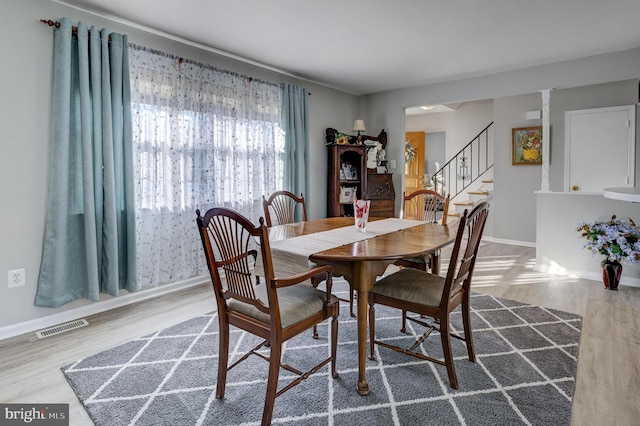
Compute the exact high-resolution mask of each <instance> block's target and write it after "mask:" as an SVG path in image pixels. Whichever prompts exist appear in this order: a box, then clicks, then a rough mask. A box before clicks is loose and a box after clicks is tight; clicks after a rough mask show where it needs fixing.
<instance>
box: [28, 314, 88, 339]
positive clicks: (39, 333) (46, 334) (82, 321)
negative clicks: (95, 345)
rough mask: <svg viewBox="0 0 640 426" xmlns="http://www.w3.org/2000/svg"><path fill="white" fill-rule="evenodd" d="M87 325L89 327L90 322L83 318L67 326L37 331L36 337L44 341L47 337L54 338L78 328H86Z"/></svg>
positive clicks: (62, 325)
mask: <svg viewBox="0 0 640 426" xmlns="http://www.w3.org/2000/svg"><path fill="white" fill-rule="evenodd" d="M85 325H89V322H88V321H87V320H86V319H84V318H83V319H80V320H77V321H71V322H68V323H65V324H60V325H56V326H55V327H51V328H46V329H44V330H40V331H36V336H38V339H43V338H45V337H49V336H53V335H54V334H60V333H64V332H65V331H71V330H75V329H76V328H80V327H84V326H85Z"/></svg>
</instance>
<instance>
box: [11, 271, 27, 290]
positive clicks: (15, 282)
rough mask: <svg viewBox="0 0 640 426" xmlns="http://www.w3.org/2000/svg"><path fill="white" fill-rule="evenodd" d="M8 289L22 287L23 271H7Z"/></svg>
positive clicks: (23, 281) (23, 280) (23, 282)
mask: <svg viewBox="0 0 640 426" xmlns="http://www.w3.org/2000/svg"><path fill="white" fill-rule="evenodd" d="M8 279H9V288H14V287H22V286H23V285H24V284H25V281H26V279H25V270H24V268H22V269H12V270H11V271H9V278H8Z"/></svg>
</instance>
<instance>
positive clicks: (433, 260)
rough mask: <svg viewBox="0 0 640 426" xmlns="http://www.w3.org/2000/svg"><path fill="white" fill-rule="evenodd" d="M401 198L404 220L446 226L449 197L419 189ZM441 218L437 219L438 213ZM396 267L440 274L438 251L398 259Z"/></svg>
mask: <svg viewBox="0 0 640 426" xmlns="http://www.w3.org/2000/svg"><path fill="white" fill-rule="evenodd" d="M402 196H403V205H402V212H403V218H404V219H412V220H421V221H426V222H431V223H441V224H442V225H446V224H447V214H448V211H449V196H448V195H447V196H446V197H444V196H442V195H441V194H440V193H438V192H436V191H432V190H430V189H419V190H417V191H414V192H412V193H411V194H409V195H406V194H405V193H403V194H402ZM440 212H442V217H441V218H440V219H438V215H439V213H440ZM396 265H398V266H405V267H409V268H416V269H420V270H422V271H426V270H427V269H428V268H429V269H431V272H433V273H434V274H439V273H440V250H438V251H436V252H433V253H431V254H430V255H428V256H424V257H412V258H408V259H400V260H398V261H397V262H396Z"/></svg>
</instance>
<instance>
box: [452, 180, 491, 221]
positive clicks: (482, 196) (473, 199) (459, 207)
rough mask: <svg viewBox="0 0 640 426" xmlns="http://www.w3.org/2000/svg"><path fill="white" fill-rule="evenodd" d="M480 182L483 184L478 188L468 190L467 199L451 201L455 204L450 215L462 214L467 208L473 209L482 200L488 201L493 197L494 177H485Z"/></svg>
mask: <svg viewBox="0 0 640 426" xmlns="http://www.w3.org/2000/svg"><path fill="white" fill-rule="evenodd" d="M480 183H481V186H480V187H479V188H478V189H477V190H475V191H468V192H466V195H467V199H466V200H460V201H454V202H452V203H450V204H452V205H453V211H450V212H449V216H453V217H457V216H461V215H462V213H464V211H465V210H466V209H468V210H469V211H471V209H473V208H474V207H475V206H476V205H478V204H479V203H481V202H482V201H487V200H489V199H490V198H491V197H493V179H483V180H482V181H480Z"/></svg>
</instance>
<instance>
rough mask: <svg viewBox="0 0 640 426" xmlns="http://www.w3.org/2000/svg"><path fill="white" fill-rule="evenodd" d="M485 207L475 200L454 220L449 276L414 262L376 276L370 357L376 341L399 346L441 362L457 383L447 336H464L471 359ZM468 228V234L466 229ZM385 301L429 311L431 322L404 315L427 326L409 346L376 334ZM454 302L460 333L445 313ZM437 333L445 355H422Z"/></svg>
mask: <svg viewBox="0 0 640 426" xmlns="http://www.w3.org/2000/svg"><path fill="white" fill-rule="evenodd" d="M488 213H489V204H488V203H487V202H482V203H480V204H478V205H477V206H476V207H475V208H474V209H473V210H472V211H471V213H468V211H467V210H465V212H464V214H463V216H462V218H461V219H460V222H459V224H458V232H457V234H456V239H455V242H454V245H453V250H452V252H451V259H450V261H449V268H448V270H447V276H446V277H441V276H439V275H435V274H432V273H429V272H427V271H422V270H419V269H414V268H404V269H401V270H400V271H398V272H395V273H393V274H391V275H388V276H386V277H385V278H382V279H381V280H379V281H377V282H376V283H375V284H374V286H373V289H372V290H371V291H370V292H369V300H368V302H369V342H370V347H369V349H370V354H369V358H370V359H374V344H377V345H379V346H383V347H386V348H390V349H393V350H395V351H397V352H401V353H405V354H407V355H412V356H415V357H416V358H419V359H424V360H427V361H431V362H434V363H436V364H440V365H445V366H446V367H447V374H448V375H449V383H450V384H451V387H452V388H454V389H458V379H457V377H456V371H455V367H454V364H453V353H452V351H451V337H454V338H457V339H460V340H463V341H464V342H465V343H466V346H467V354H468V356H469V360H470V361H472V362H475V353H474V350H473V340H472V336H471V308H470V294H471V278H472V276H473V269H474V266H475V263H476V258H477V254H478V247H479V246H480V239H481V238H482V232H483V230H484V225H485V222H486V219H487V214H488ZM465 234H466V235H465ZM376 304H379V305H386V306H390V307H393V308H397V309H401V310H402V311H403V312H404V311H408V312H413V313H415V314H420V315H424V316H427V317H431V318H433V320H434V323H432V324H428V323H427V322H426V320H423V319H421V318H419V317H417V316H416V317H413V316H410V317H407V318H408V319H409V320H410V321H413V322H416V323H418V324H420V325H422V326H424V327H426V328H427V330H426V332H425V333H424V334H423V335H421V336H420V337H419V338H418V339H417V340H416V342H415V343H414V344H413V346H411V347H410V348H408V349H404V348H401V347H399V346H396V345H392V344H390V343H388V342H385V341H382V340H376V339H375V305H376ZM458 305H462V306H461V308H462V309H461V313H462V323H463V328H464V337H462V336H459V335H458V334H454V333H452V332H451V327H450V324H449V314H450V313H451V311H453V310H454V309H455V308H456V307H457V306H458ZM433 330H437V331H438V332H439V333H440V339H441V341H442V350H443V353H444V360H440V359H436V358H433V357H431V356H428V355H424V354H423V353H422V351H421V348H420V345H421V344H422V342H423V341H424V340H425V339H426V338H427V337H428V336H429V334H430V333H431V332H432V331H433ZM401 331H402V332H403V333H404V332H406V321H405V320H404V319H403V322H402V329H401Z"/></svg>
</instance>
